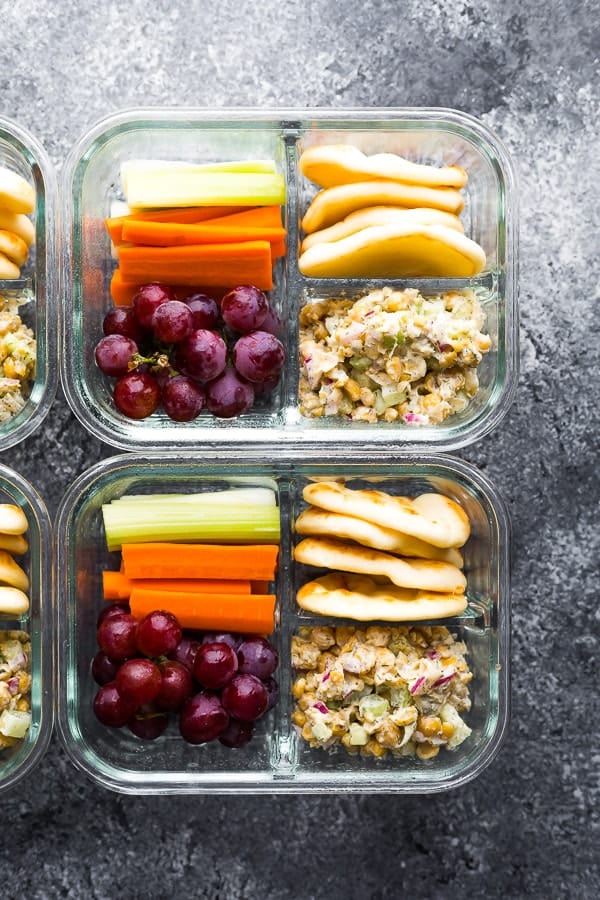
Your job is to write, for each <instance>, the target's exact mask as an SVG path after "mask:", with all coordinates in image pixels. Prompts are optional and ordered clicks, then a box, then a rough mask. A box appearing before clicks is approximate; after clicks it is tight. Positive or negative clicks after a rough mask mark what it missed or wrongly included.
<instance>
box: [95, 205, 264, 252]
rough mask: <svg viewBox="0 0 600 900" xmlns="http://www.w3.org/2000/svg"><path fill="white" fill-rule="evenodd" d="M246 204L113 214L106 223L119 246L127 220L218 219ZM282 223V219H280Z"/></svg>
mask: <svg viewBox="0 0 600 900" xmlns="http://www.w3.org/2000/svg"><path fill="white" fill-rule="evenodd" d="M247 209H248V208H247V207H245V206H190V207H189V208H185V209H156V210H150V211H148V212H140V213H129V214H128V215H126V216H113V217H112V218H109V219H105V220H104V223H105V225H106V228H107V230H108V233H109V234H110V239H111V241H112V242H113V244H114V245H115V247H118V246H119V244H122V243H123V237H122V232H123V225H124V224H125V222H129V221H136V222H179V223H182V224H183V223H186V222H187V223H190V222H204V221H206V220H209V219H218V218H220V217H221V216H229V215H230V214H231V212H232V210H234V211H235V212H246V211H247ZM280 224H281V220H280Z"/></svg>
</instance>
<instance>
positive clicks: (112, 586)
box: [102, 570, 131, 600]
mask: <svg viewBox="0 0 600 900" xmlns="http://www.w3.org/2000/svg"><path fill="white" fill-rule="evenodd" d="M130 584H131V582H130V581H129V578H127V577H126V576H125V575H124V574H123V573H122V572H109V571H108V570H106V571H104V572H102V596H103V597H104V599H105V600H127V598H128V597H129V585H130Z"/></svg>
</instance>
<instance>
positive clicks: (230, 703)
mask: <svg viewBox="0 0 600 900" xmlns="http://www.w3.org/2000/svg"><path fill="white" fill-rule="evenodd" d="M221 701H222V703H223V706H224V708H225V709H226V711H227V712H228V713H229V715H230V716H232V717H233V718H234V719H241V721H242V722H253V721H254V720H255V719H260V717H261V716H262V715H263V714H264V713H265V712H266V711H267V708H268V705H269V694H268V692H267V689H266V687H265V686H264V684H263V683H262V681H261V680H260V679H259V678H256V676H255V675H236V676H235V677H234V678H233V679H232V680H231V681H230V682H229V684H228V685H226V686H225V687H224V688H223V692H222V694H221Z"/></svg>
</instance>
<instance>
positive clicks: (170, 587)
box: [102, 571, 269, 600]
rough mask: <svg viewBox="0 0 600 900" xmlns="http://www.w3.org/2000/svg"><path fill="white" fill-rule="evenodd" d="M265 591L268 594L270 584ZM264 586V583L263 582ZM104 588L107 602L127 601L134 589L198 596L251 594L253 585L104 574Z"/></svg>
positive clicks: (113, 573)
mask: <svg viewBox="0 0 600 900" xmlns="http://www.w3.org/2000/svg"><path fill="white" fill-rule="evenodd" d="M264 583H265V584H266V585H267V586H266V588H265V589H264V590H261V591H258V592H257V593H265V594H266V593H267V592H268V590H269V586H268V582H264ZM261 584H262V582H261ZM102 588H103V594H104V599H105V600H127V598H128V597H129V595H130V594H131V591H132V590H133V588H148V589H151V590H156V591H164V592H165V593H172V592H173V591H186V592H191V593H196V594H250V593H251V585H250V581H248V580H245V581H243V580H241V579H237V580H234V579H230V580H226V579H218V578H162V579H161V578H154V579H149V578H139V579H138V578H135V579H131V578H128V577H127V576H126V575H125V574H124V573H123V572H109V571H104V572H103V573H102Z"/></svg>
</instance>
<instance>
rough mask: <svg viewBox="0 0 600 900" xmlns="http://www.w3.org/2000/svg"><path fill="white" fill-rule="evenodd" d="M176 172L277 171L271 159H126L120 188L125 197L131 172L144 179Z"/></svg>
mask: <svg viewBox="0 0 600 900" xmlns="http://www.w3.org/2000/svg"><path fill="white" fill-rule="evenodd" d="M170 170H175V171H177V172H256V173H262V174H263V175H274V174H275V172H276V171H277V167H276V165H275V161H274V160H272V159H235V160H231V161H230V162H212V163H189V162H184V161H183V160H181V161H179V160H164V159H126V160H125V161H124V162H122V163H121V186H122V188H123V193H124V194H125V195H127V194H128V192H129V176H130V175H131V173H132V172H135V173H137V174H138V175H144V176H145V177H146V178H162V177H163V175H164V174H165V173H166V172H168V171H170Z"/></svg>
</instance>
